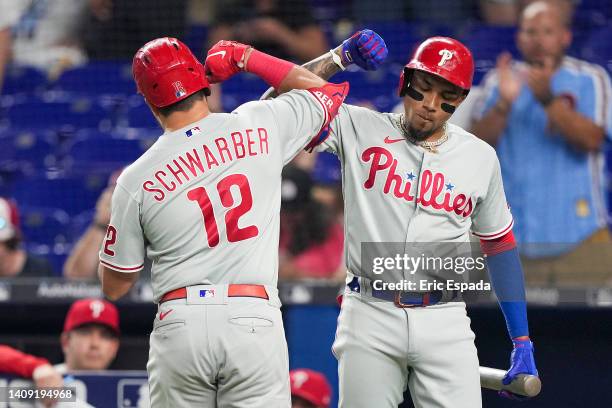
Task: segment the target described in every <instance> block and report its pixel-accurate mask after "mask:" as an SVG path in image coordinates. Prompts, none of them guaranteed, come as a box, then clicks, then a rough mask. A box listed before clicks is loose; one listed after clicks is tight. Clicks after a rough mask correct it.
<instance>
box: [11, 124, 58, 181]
mask: <svg viewBox="0 0 612 408" xmlns="http://www.w3.org/2000/svg"><path fill="white" fill-rule="evenodd" d="M55 148H56V145H55V133H54V132H53V131H49V130H45V129H29V130H28V129H12V128H9V129H5V130H3V131H2V132H0V168H1V169H7V170H10V169H21V170H24V171H26V172H27V171H29V170H32V169H42V168H50V167H53V166H55V165H56V164H57V156H56V152H55Z"/></svg>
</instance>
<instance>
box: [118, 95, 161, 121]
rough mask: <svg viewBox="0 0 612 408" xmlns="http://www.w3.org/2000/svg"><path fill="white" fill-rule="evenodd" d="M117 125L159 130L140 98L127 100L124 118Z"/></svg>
mask: <svg viewBox="0 0 612 408" xmlns="http://www.w3.org/2000/svg"><path fill="white" fill-rule="evenodd" d="M119 123H120V124H121V125H123V126H130V127H137V128H148V129H160V126H159V123H157V121H156V120H155V118H154V117H153V114H152V113H151V110H150V109H149V107H148V106H147V104H146V103H145V101H144V99H142V97H140V96H135V97H133V98H130V99H129V100H128V104H127V106H126V112H125V117H124V118H123V120H121V119H120V121H119Z"/></svg>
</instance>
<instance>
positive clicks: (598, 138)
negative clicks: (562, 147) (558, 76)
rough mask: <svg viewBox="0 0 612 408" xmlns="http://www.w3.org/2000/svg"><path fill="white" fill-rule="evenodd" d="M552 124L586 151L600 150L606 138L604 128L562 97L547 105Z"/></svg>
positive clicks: (568, 139) (569, 141)
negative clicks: (565, 101) (571, 106)
mask: <svg viewBox="0 0 612 408" xmlns="http://www.w3.org/2000/svg"><path fill="white" fill-rule="evenodd" d="M546 114H547V115H548V119H549V121H550V124H551V125H552V127H553V128H554V129H556V130H557V131H558V132H559V133H561V135H562V136H563V137H564V138H565V140H567V142H568V143H570V144H572V145H573V146H575V147H576V148H578V149H580V150H583V151H585V152H591V151H598V150H599V149H600V148H601V145H602V144H603V141H604V138H605V132H604V130H603V129H602V128H601V127H599V126H597V125H596V124H595V123H593V121H591V120H590V119H589V118H587V117H585V116H583V115H581V114H580V113H578V112H576V111H575V110H573V109H571V108H570V107H569V106H568V105H567V104H566V103H564V102H563V101H562V100H561V99H554V100H553V101H552V102H551V103H550V104H549V105H548V106H547V107H546Z"/></svg>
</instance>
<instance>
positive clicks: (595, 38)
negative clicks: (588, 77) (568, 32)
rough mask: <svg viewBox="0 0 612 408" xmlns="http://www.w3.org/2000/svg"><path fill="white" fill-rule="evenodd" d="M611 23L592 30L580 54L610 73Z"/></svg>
mask: <svg viewBox="0 0 612 408" xmlns="http://www.w3.org/2000/svg"><path fill="white" fill-rule="evenodd" d="M610 38H612V24H610V25H607V26H605V27H603V28H601V29H599V30H596V31H595V32H593V33H592V34H591V35H590V36H589V38H588V40H586V41H585V44H584V45H583V47H582V50H581V54H580V56H581V57H582V58H583V59H585V60H587V61H590V62H594V63H596V64H599V65H601V66H603V67H604V68H606V69H607V70H608V72H610V73H612V42H610Z"/></svg>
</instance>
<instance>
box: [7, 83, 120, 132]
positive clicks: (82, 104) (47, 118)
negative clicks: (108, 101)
mask: <svg viewBox="0 0 612 408" xmlns="http://www.w3.org/2000/svg"><path fill="white" fill-rule="evenodd" d="M110 117H111V114H110V112H109V111H108V110H107V109H105V107H104V106H102V105H101V104H100V103H98V102H97V101H96V100H95V99H92V98H87V97H75V96H74V95H70V94H60V93H54V92H49V93H46V94H44V95H42V96H29V97H26V98H20V99H16V100H15V101H14V102H13V103H12V104H10V105H9V106H8V107H7V108H6V118H7V119H8V121H9V123H10V124H11V126H12V127H29V128H34V127H44V128H49V127H51V128H59V127H62V126H73V127H76V128H81V127H98V126H103V124H104V122H110Z"/></svg>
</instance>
